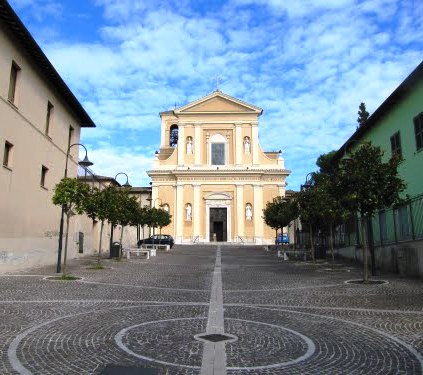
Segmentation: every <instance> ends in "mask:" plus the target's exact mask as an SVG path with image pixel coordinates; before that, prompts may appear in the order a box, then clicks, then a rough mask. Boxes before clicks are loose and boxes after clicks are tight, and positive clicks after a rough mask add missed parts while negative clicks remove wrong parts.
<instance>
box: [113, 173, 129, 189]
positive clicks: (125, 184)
mask: <svg viewBox="0 0 423 375" xmlns="http://www.w3.org/2000/svg"><path fill="white" fill-rule="evenodd" d="M120 174H123V175H125V176H126V182H125V183H124V184H123V185H122V187H124V188H130V187H132V186H131V185H130V184H129V183H128V179H129V178H128V175H127V174H126V173H124V172H119V173H118V174H117V175H116V176H115V180H116V178H117V176H119V175H120ZM116 182H117V181H116Z"/></svg>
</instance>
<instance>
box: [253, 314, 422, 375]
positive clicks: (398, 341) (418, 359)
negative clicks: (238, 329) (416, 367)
mask: <svg viewBox="0 0 423 375" xmlns="http://www.w3.org/2000/svg"><path fill="white" fill-rule="evenodd" d="M250 308H252V309H261V310H269V311H283V312H288V313H295V314H302V315H308V316H311V317H316V318H323V319H330V320H336V321H338V322H343V323H346V324H352V325H354V326H356V327H359V328H361V329H362V330H370V331H373V332H374V333H376V334H378V335H381V336H384V337H386V338H387V339H389V340H392V341H394V342H396V343H397V344H399V345H402V346H403V347H404V348H406V349H407V350H408V351H409V352H410V353H411V354H413V355H414V356H415V357H416V359H417V361H419V363H420V370H421V371H423V355H422V354H420V353H419V352H418V351H417V350H416V349H414V348H413V347H412V346H411V345H409V344H407V343H406V342H404V341H402V340H401V339H399V338H398V337H395V336H392V335H390V334H389V333H386V332H383V331H380V330H378V329H376V328H373V327H369V326H366V325H364V324H361V323H356V322H353V321H350V320H345V319H341V318H338V317H335V316H328V315H319V314H313V313H308V312H303V311H292V310H285V309H276V308H268V307H258V306H250Z"/></svg>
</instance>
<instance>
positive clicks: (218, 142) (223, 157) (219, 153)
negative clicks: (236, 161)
mask: <svg viewBox="0 0 423 375" xmlns="http://www.w3.org/2000/svg"><path fill="white" fill-rule="evenodd" d="M209 143H210V146H209V161H210V164H211V165H225V164H227V156H228V152H227V141H226V138H225V137H224V136H223V135H221V134H215V135H213V136H211V137H210V140H209Z"/></svg>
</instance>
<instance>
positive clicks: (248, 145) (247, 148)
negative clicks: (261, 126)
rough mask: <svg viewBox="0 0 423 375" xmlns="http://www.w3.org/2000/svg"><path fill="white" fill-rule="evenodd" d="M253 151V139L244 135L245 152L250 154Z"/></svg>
mask: <svg viewBox="0 0 423 375" xmlns="http://www.w3.org/2000/svg"><path fill="white" fill-rule="evenodd" d="M250 152H251V140H250V137H244V153H245V154H249V153H250Z"/></svg>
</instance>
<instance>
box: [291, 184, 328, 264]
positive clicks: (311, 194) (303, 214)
mask: <svg viewBox="0 0 423 375" xmlns="http://www.w3.org/2000/svg"><path fill="white" fill-rule="evenodd" d="M312 181H313V183H312V185H311V186H310V187H309V188H308V189H304V190H302V191H300V192H299V194H298V195H297V204H298V211H299V216H300V219H301V223H303V224H305V225H308V226H309V228H310V246H311V258H312V259H313V262H315V261H316V254H315V249H314V237H313V233H314V232H313V228H316V227H317V226H318V225H319V223H320V222H321V215H320V211H321V210H322V203H321V196H320V191H319V190H318V189H317V188H316V186H315V185H314V180H312Z"/></svg>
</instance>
